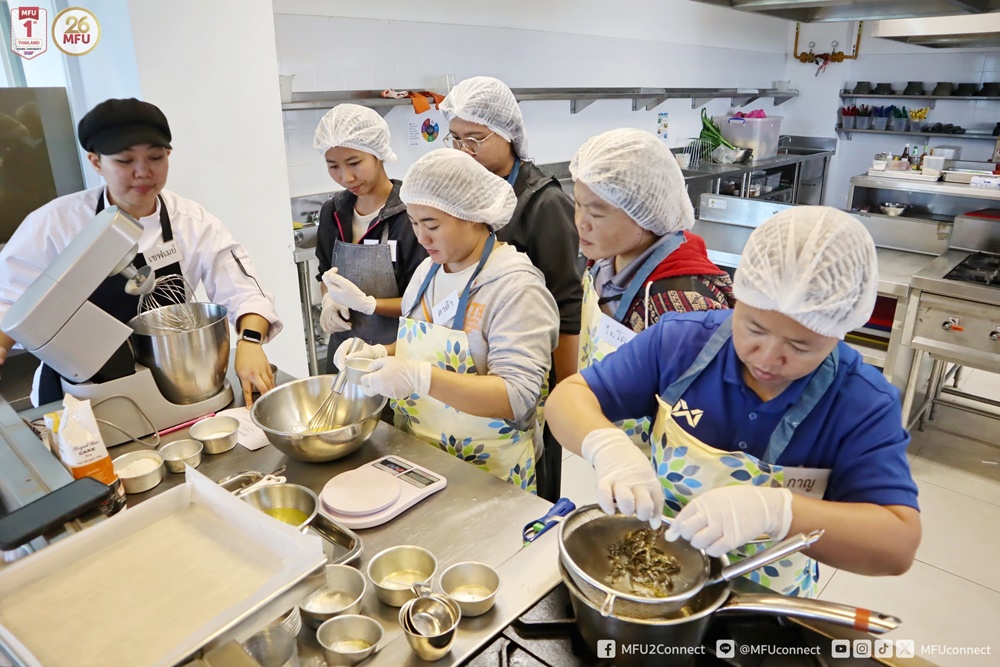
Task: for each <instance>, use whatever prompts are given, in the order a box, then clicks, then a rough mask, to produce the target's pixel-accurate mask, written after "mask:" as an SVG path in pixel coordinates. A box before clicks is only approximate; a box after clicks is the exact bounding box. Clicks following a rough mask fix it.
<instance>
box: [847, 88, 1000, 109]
mask: <svg viewBox="0 0 1000 667" xmlns="http://www.w3.org/2000/svg"><path fill="white" fill-rule="evenodd" d="M840 99H842V100H854V99H862V100H921V101H924V102H929V104H927V107H928V108H930V109H934V108H935V106H936V105H935V104H934V103H935V102H936V101H937V100H954V101H956V102H965V101H969V102H976V101H983V100H992V101H1000V97H991V96H980V95H874V94H871V93H869V94H867V95H857V94H855V93H848V92H846V91H845V92H842V93H840Z"/></svg>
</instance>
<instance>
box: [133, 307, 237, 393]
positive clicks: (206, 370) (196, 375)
mask: <svg viewBox="0 0 1000 667" xmlns="http://www.w3.org/2000/svg"><path fill="white" fill-rule="evenodd" d="M178 308H190V309H192V311H193V312H194V314H195V316H196V317H197V320H198V324H199V326H198V327H197V328H195V329H192V330H190V331H170V330H165V329H158V328H155V327H150V326H148V324H147V321H150V320H151V321H155V318H149V320H147V321H144V319H143V318H141V317H139V316H136V317H133V318H132V319H131V320H129V323H128V325H129V326H130V327H131V328H132V332H133V333H132V337H131V340H132V349H133V350H134V351H135V358H136V361H138V362H139V363H140V364H142V365H143V366H146V367H147V368H149V369H150V371H152V373H153V379H154V380H155V381H156V386H157V388H159V390H160V392H161V393H162V394H163V396H164V397H165V398H166V399H167V400H168V401H170V402H171V403H178V404H181V405H186V404H188V403H198V402H199V401H204V400H205V399H208V398H211V397H212V396H215V395H216V394H218V393H219V392H220V391H222V387H223V384H224V383H225V379H226V371H227V370H228V369H229V322H228V321H227V320H226V309H225V307H223V306H220V305H218V304H214V303H187V304H179V305H174V306H164V307H163V308H158V309H157V310H164V311H166V310H170V309H178ZM150 312H155V311H150Z"/></svg>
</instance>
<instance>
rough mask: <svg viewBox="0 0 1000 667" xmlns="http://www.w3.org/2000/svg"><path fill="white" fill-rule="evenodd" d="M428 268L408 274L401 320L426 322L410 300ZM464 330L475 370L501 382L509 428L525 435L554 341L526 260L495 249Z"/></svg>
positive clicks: (544, 300)
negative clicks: (509, 414) (507, 405)
mask: <svg viewBox="0 0 1000 667" xmlns="http://www.w3.org/2000/svg"><path fill="white" fill-rule="evenodd" d="M432 264H433V262H432V261H431V259H430V258H428V259H425V260H424V261H423V263H422V264H421V265H420V266H419V267H417V270H416V272H415V273H414V274H413V279H412V280H411V281H410V284H409V285H408V286H407V288H406V293H405V294H404V295H403V316H404V317H412V318H413V319H415V320H422V321H426V320H427V318H426V317H425V316H424V309H423V308H421V307H420V304H418V303H416V297H417V292H418V291H419V290H420V285H421V284H422V283H423V281H424V278H425V277H426V276H427V272H428V271H430V268H431V265H432ZM430 291H431V290H428V292H430ZM415 306H416V307H415ZM429 306H433V304H429ZM411 311H412V312H411ZM465 330H466V333H467V335H468V337H469V349H470V351H471V352H472V358H473V361H475V364H476V371H477V372H478V373H479V374H480V375H495V376H497V377H499V378H501V379H502V380H503V381H504V382H505V383H506V385H507V397H508V399H509V400H510V406H511V409H512V411H513V413H514V425H515V426H517V428H518V429H519V430H522V431H523V430H527V429H528V428H530V427H531V426H532V425H533V423H534V420H535V407H536V405H537V404H538V398H539V395H540V394H541V387H542V383H543V382H544V381H545V380H546V379H547V378H548V374H549V367H550V366H551V364H552V350H553V349H555V346H556V343H557V342H558V338H559V312H558V311H557V310H556V302H555V300H554V299H553V298H552V295H551V294H550V293H549V291H548V289H546V287H545V279H544V277H543V276H542V272H541V271H539V270H538V269H536V268H535V267H534V266H532V264H531V261H530V260H529V259H528V256H527V255H525V254H523V253H520V252H518V251H517V250H515V249H514V247H513V246H511V245H507V244H498V245H497V247H496V248H495V249H494V250H493V253H492V254H491V255H490V258H489V260H488V261H487V262H486V266H484V267H483V270H482V272H481V273H480V274H479V276H477V277H476V280H475V282H474V283H473V286H472V289H471V291H470V296H469V307H468V310H467V314H466V318H465Z"/></svg>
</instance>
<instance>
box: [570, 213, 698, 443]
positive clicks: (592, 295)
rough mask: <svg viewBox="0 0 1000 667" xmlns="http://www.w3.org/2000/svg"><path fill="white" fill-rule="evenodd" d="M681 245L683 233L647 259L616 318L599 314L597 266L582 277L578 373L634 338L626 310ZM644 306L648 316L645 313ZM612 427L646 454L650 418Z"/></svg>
mask: <svg viewBox="0 0 1000 667" xmlns="http://www.w3.org/2000/svg"><path fill="white" fill-rule="evenodd" d="M683 242H684V233H683V232H678V233H676V234H674V236H673V238H671V239H668V240H666V241H664V242H663V244H662V245H661V246H660V247H659V248H657V249H656V252H654V253H653V254H652V255H650V256H649V257H647V258H646V261H645V262H643V264H642V266H640V267H639V270H638V271H637V272H636V274H635V277H634V278H633V279H632V282H631V283H630V284H629V287H628V289H627V290H625V293H624V294H622V298H621V301H619V302H618V308H617V309H616V310H615V316H614V317H609V316H608V315H606V314H605V313H604V311H602V310H601V306H600V295H599V294H598V293H597V289H596V288H595V287H594V280H595V278H596V276H597V266H596V265H595V266H593V267H591V268H590V270H589V271H585V272H584V274H583V310H582V313H581V320H580V321H581V324H582V326H581V327H580V357H579V369H580V370H581V371H582V370H583V369H584V368H589V367H590V366H593V365H594V364H595V363H596V362H598V361H600V360H602V359H604V357H606V356H608V355H609V354H611V353H612V352H614V351H615V350H617V349H618V348H619V347H621V346H622V345H624V344H625V343H627V342H629V341H630V340H632V339H633V338H635V336H636V333H635V332H634V331H633V330H632V329H631V328H629V327H627V326H626V325H624V324H622V321H623V320H624V319H625V315H626V313H628V309H629V308H630V307H631V305H632V301H634V300H635V297H636V295H637V294H638V293H639V290H640V289H642V286H643V283H645V282H646V280H647V279H648V278H649V276H651V275H652V274H653V271H655V270H656V267H658V266H659V265H660V264H661V263H662V262H663V260H664V259H666V257H667V256H668V255H670V253H672V252H673V251H674V250H677V248H679V247H680V245H681V243H683ZM646 298H647V300H648V299H649V291H648V290H647V291H646ZM648 309H649V307H648V304H647V312H648ZM615 426H617V427H618V428H620V429H621V430H623V431H625V433H626V435H628V437H629V438H631V439H632V442H634V443H635V444H636V446H637V447H639V448H640V449H641V450H642V451H644V452H645V453H646V454H649V451H650V445H649V432H650V429H651V426H652V420H651V419H650V418H649V417H640V418H639V419H623V420H621V421H618V422H615Z"/></svg>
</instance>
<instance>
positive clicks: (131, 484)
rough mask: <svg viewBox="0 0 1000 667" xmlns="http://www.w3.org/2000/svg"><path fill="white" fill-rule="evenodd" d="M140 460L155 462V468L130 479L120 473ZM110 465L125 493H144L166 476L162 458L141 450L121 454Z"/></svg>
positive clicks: (154, 453) (151, 452)
mask: <svg viewBox="0 0 1000 667" xmlns="http://www.w3.org/2000/svg"><path fill="white" fill-rule="evenodd" d="M141 459H153V460H154V461H156V464H157V465H156V468H154V469H153V470H150V471H149V472H146V473H143V474H141V475H133V476H131V477H127V476H125V475H123V474H122V471H123V470H125V468H126V467H127V466H128V464H130V463H133V462H135V461H139V460H141ZM111 464H112V465H113V466H114V468H115V474H116V475H118V479H120V480H121V481H122V486H123V487H125V493H145V492H146V491H149V490H150V489H152V488H153V487H155V486H156V485H157V484H159V483H160V482H162V481H163V478H164V477H165V476H166V472H165V470H164V466H163V457H162V456H160V455H159V454H157V453H156V452H153V451H148V450H141V451H137V452H129V453H128V454H122V455H121V456H119V457H118V458H116V459H115V460H113V461H112V462H111Z"/></svg>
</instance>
